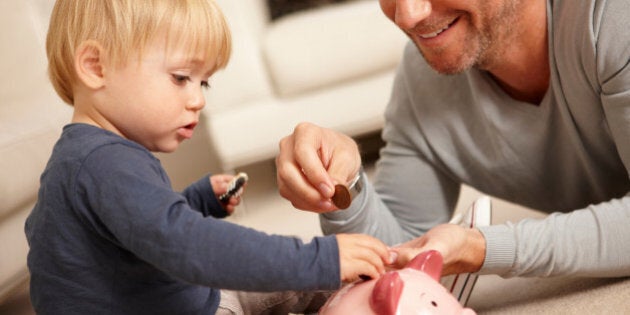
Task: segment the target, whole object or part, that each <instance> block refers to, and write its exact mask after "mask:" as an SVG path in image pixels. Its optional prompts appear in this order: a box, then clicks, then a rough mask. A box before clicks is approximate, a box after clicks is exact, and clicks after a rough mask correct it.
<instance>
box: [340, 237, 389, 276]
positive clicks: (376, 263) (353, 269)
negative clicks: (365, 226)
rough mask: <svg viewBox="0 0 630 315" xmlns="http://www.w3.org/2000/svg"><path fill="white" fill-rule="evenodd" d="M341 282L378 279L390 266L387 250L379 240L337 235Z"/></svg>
mask: <svg viewBox="0 0 630 315" xmlns="http://www.w3.org/2000/svg"><path fill="white" fill-rule="evenodd" d="M337 243H338V246H339V260H340V268H341V281H342V282H352V281H355V280H358V279H359V278H360V277H364V276H367V277H370V278H373V279H374V278H378V277H379V276H380V275H382V274H383V273H385V265H387V264H390V263H391V261H390V258H389V250H388V248H387V246H386V245H385V244H383V242H381V241H380V240H378V239H376V238H374V237H371V236H368V235H364V234H338V235H337Z"/></svg>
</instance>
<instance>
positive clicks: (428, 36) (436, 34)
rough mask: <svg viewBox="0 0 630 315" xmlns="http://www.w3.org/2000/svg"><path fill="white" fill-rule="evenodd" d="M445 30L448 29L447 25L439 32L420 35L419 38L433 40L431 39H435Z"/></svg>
mask: <svg viewBox="0 0 630 315" xmlns="http://www.w3.org/2000/svg"><path fill="white" fill-rule="evenodd" d="M447 29H448V25H447V26H445V27H444V28H443V29H441V30H437V31H435V32H433V33H429V34H421V35H420V37H422V38H424V39H428V38H433V37H436V36H438V35H440V33H442V32H444V31H445V30H447Z"/></svg>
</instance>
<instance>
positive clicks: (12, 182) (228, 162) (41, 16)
mask: <svg viewBox="0 0 630 315" xmlns="http://www.w3.org/2000/svg"><path fill="white" fill-rule="evenodd" d="M218 2H219V4H220V5H221V6H222V8H223V9H224V11H225V14H226V15H227V17H228V20H229V23H230V25H231V28H232V31H233V36H234V52H233V58H232V60H231V62H230V64H229V66H228V68H227V69H226V70H225V71H224V72H221V73H219V74H218V75H217V76H216V79H214V80H213V82H212V84H213V88H212V89H211V90H210V92H209V93H208V95H207V97H208V102H207V103H208V106H207V107H206V110H205V111H204V117H205V119H206V121H205V122H206V124H205V125H206V126H207V131H208V133H207V134H206V135H205V137H199V136H204V135H199V134H198V135H197V136H196V137H198V138H199V139H195V142H194V145H190V144H189V145H188V146H186V147H185V148H184V150H183V151H184V153H183V154H174V155H172V156H168V157H166V156H165V157H164V158H165V160H166V163H165V164H167V169H169V170H170V171H169V172H173V173H178V174H171V176H172V177H174V183H178V182H181V181H179V180H178V178H180V177H182V175H181V174H184V173H186V172H187V170H186V169H185V168H186V166H190V159H191V158H195V157H196V156H207V154H206V153H207V151H211V152H213V153H214V156H215V157H217V158H218V160H217V161H215V163H214V166H213V167H207V168H206V169H212V168H215V169H216V168H217V167H218V168H221V169H223V170H232V169H235V168H236V167H239V166H242V165H245V164H248V163H252V162H257V161H260V160H263V159H269V158H272V157H273V156H274V155H275V152H276V150H277V143H278V140H279V139H280V137H282V136H284V135H286V134H288V133H289V132H290V131H291V129H292V128H293V126H294V125H295V124H296V123H297V122H298V121H301V120H310V121H313V122H316V123H319V124H321V125H326V126H330V127H334V128H337V129H339V130H343V131H345V132H348V133H349V134H351V135H359V134H363V133H369V132H375V131H378V130H379V129H380V127H381V124H382V110H383V108H384V106H385V105H386V102H387V98H388V95H389V91H390V84H391V79H392V73H393V69H394V67H395V66H396V63H397V60H398V58H399V56H400V53H401V50H402V46H403V45H404V42H405V38H404V36H403V35H402V34H401V33H400V32H398V31H397V30H396V29H395V27H394V26H393V25H392V24H390V23H388V22H387V21H386V20H385V18H384V17H383V16H382V14H381V13H380V11H379V7H378V2H377V1H376V0H359V1H356V2H350V3H348V4H344V5H338V6H330V7H327V8H323V9H319V10H315V11H313V12H306V13H304V14H294V15H290V16H287V17H286V18H284V19H280V20H278V22H277V23H271V22H270V21H269V19H268V14H267V9H266V6H265V3H266V1H265V0H219V1H218ZM53 4H54V1H53V0H29V1H0V47H2V48H0V65H1V66H0V69H1V70H2V73H3V76H2V79H0V80H1V81H0V82H1V84H0V100H1V102H2V104H1V105H0V170H2V176H1V179H0V256H2V258H0V301H1V300H2V299H3V298H4V297H6V296H7V295H8V294H10V293H11V291H13V290H15V289H16V288H18V287H19V286H20V285H23V284H24V283H25V282H26V281H27V280H28V270H27V268H26V254H27V251H28V246H27V243H26V239H25V236H24V220H25V218H26V216H27V215H28V213H29V212H30V210H31V209H32V207H33V204H34V202H35V200H36V198H37V190H38V186H39V176H40V174H41V172H42V170H43V169H44V166H45V164H46V161H47V159H48V157H49V156H50V152H51V149H52V146H53V144H54V142H55V141H56V139H57V138H58V137H59V134H60V133H61V128H62V126H63V125H64V124H66V123H68V122H69V121H70V117H71V107H70V106H68V105H65V104H64V103H63V102H62V101H61V100H60V99H59V98H58V97H57V95H56V94H55V92H54V90H53V89H52V86H51V85H50V83H49V81H48V78H47V75H46V64H47V60H46V54H45V38H46V30H47V27H48V20H49V14H50V11H51V9H52V6H53ZM384 47H386V49H384ZM202 125H203V124H202ZM201 130H203V129H201ZM178 153H179V152H178ZM204 154H206V155H204ZM210 162H211V161H210ZM206 163H208V161H206ZM209 164H212V163H209ZM169 166H170V167H169ZM173 169H174V170H175V171H173ZM180 171H181V172H180ZM178 175H179V176H178ZM191 176H192V177H194V178H196V177H197V176H199V173H198V172H197V171H195V173H194V174H191ZM184 181H186V182H188V181H189V179H188V178H186V179H184Z"/></svg>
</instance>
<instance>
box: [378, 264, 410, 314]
mask: <svg viewBox="0 0 630 315" xmlns="http://www.w3.org/2000/svg"><path fill="white" fill-rule="evenodd" d="M403 286H404V282H403V281H402V279H401V278H400V276H399V275H398V273H397V272H395V271H391V272H388V273H386V274H384V275H383V276H381V277H380V278H379V279H378V280H377V281H376V283H375V284H374V289H372V295H370V308H371V309H372V310H373V311H374V313H376V314H379V315H395V314H396V309H397V308H398V302H399V301H400V295H401V294H402V291H403Z"/></svg>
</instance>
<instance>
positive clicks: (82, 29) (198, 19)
mask: <svg viewBox="0 0 630 315" xmlns="http://www.w3.org/2000/svg"><path fill="white" fill-rule="evenodd" d="M235 1H238V0H235ZM158 36H159V37H163V36H166V43H167V50H168V49H169V48H168V47H182V45H187V46H183V47H186V48H188V50H189V51H190V56H191V57H192V56H193V55H195V54H198V53H202V54H203V56H205V57H206V60H208V61H210V60H216V62H215V68H214V70H215V71H216V70H218V69H221V68H224V67H225V66H226V65H227V62H228V60H229V57H230V53H231V38H230V31H229V28H228V26H227V23H226V21H225V18H224V16H223V14H222V12H221V10H220V9H219V7H218V5H217V4H216V3H215V2H214V1H213V0H58V1H57V2H56V3H55V7H54V8H53V12H52V15H51V19H50V26H49V29H48V36H47V38H46V52H47V56H48V63H49V64H48V74H49V77H50V80H51V82H52V84H53V86H54V88H55V90H56V91H57V94H59V96H60V97H61V98H62V99H63V101H64V102H66V103H68V104H70V105H72V104H73V103H74V96H73V91H72V86H73V84H74V83H75V80H76V79H77V76H76V74H75V70H74V58H75V52H76V50H77V48H78V47H79V45H80V44H81V43H83V42H85V41H87V40H94V41H96V42H98V43H99V44H100V45H102V47H103V50H104V53H105V54H106V56H107V58H109V60H110V61H111V62H112V63H113V64H114V65H117V66H123V65H126V64H127V62H129V61H130V60H129V59H130V58H131V57H135V58H138V59H139V58H141V57H142V52H143V49H144V48H145V47H146V46H147V45H148V44H150V43H152V41H154V40H156V39H158V38H157V37H158Z"/></svg>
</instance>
